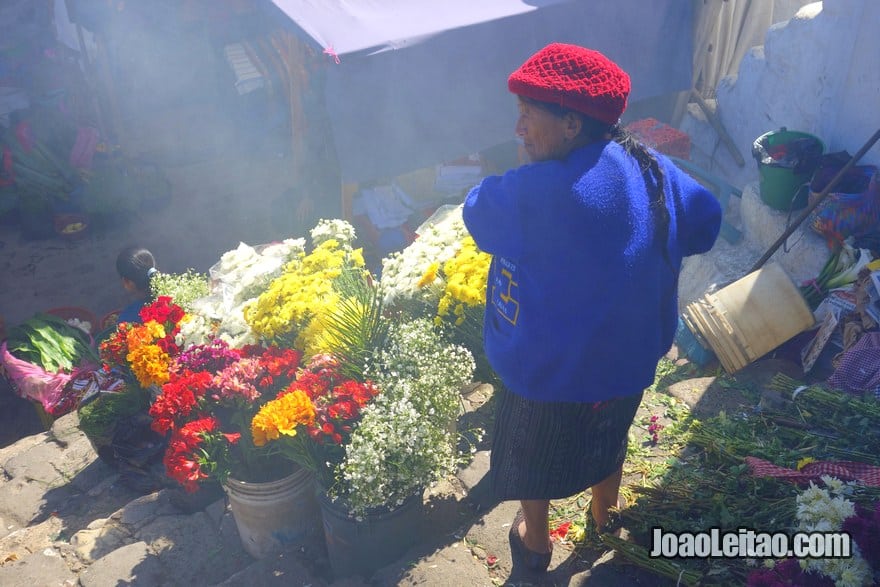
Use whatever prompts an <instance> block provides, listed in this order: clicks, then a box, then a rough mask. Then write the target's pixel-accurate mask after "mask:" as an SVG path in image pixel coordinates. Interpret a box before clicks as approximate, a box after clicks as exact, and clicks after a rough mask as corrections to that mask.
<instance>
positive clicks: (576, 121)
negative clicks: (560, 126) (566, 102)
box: [563, 112, 584, 140]
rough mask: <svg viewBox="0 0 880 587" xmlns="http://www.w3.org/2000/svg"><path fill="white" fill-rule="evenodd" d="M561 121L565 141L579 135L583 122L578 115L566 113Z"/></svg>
mask: <svg viewBox="0 0 880 587" xmlns="http://www.w3.org/2000/svg"><path fill="white" fill-rule="evenodd" d="M563 120H564V122H565V137H566V138H567V139H569V140H571V139H573V138H575V137H576V136H578V135H579V134H581V129H582V128H583V126H584V120H583V119H582V118H581V117H580V116H579V115H578V114H576V113H574V112H566V113H565V118H564V119H563Z"/></svg>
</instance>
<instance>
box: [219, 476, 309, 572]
mask: <svg viewBox="0 0 880 587" xmlns="http://www.w3.org/2000/svg"><path fill="white" fill-rule="evenodd" d="M314 480H315V478H314V475H313V474H312V472H311V471H309V470H307V469H299V470H298V471H296V472H295V473H294V474H292V475H290V476H289V477H285V478H284V479H280V480H278V481H269V482H266V483H249V482H246V481H239V480H238V479H233V478H231V477H230V478H229V479H227V480H226V483H224V485H223V489H224V490H225V491H226V495H227V496H228V497H229V509H230V510H231V511H232V516H233V518H234V519H235V525H236V526H237V527H238V535H239V537H240V538H241V544H242V546H243V547H244V549H245V550H246V551H247V552H248V554H250V555H251V556H253V557H254V558H257V559H261V558H265V557H266V556H268V555H270V554H275V553H277V552H279V551H281V550H284V549H288V548H290V547H295V546H297V545H300V544H303V543H304V542H305V541H306V540H308V539H309V538H310V537H311V536H312V535H314V534H317V532H318V528H319V526H318V524H319V521H318V508H317V504H316V503H315V484H314Z"/></svg>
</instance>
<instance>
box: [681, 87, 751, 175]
mask: <svg viewBox="0 0 880 587" xmlns="http://www.w3.org/2000/svg"><path fill="white" fill-rule="evenodd" d="M691 96H693V97H694V101H695V102H696V103H697V105H698V106H699V107H700V110H702V111H703V114H705V115H706V119H707V120H708V121H709V124H711V125H712V128H714V129H715V132H717V133H718V136H719V137H721V140H722V141H723V142H724V146H725V147H727V150H728V151H730V154H731V155H732V156H733V159H734V161H736V164H737V165H739V166H740V167H745V164H746V162H745V160H744V159H743V156H742V154H741V153H740V152H739V149H737V148H736V143H734V142H733V139H732V138H730V135H729V134H727V129H725V128H724V125H723V124H722V123H721V119H720V118H718V115H717V114H716V113H715V111H714V110H712V109H711V108H710V107H709V105H708V104H706V101H705V100H703V97H702V96H700V94H699V93H698V92H697V91H696V90H691Z"/></svg>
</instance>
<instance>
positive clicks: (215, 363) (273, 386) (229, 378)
mask: <svg viewBox="0 0 880 587" xmlns="http://www.w3.org/2000/svg"><path fill="white" fill-rule="evenodd" d="M300 359H301V354H300V353H299V352H297V351H294V350H291V349H280V348H278V347H275V346H269V347H260V346H249V347H245V348H243V349H235V348H231V347H229V345H228V344H227V343H226V342H224V341H222V340H219V339H218V340H214V341H212V342H211V343H210V344H205V345H195V346H192V347H189V348H188V349H186V350H185V351H183V352H182V353H180V355H179V356H178V357H177V360H176V361H175V365H174V367H173V369H172V370H171V372H170V375H169V380H168V381H167V382H166V383H165V384H163V385H162V389H161V393H160V394H159V396H158V397H157V398H156V400H155V401H154V402H153V404H152V406H151V407H150V410H149V413H150V416H152V418H153V423H152V427H153V429H154V430H155V431H156V432H159V433H162V434H168V433H170V439H169V442H168V448H167V450H166V452H165V456H164V463H165V468H166V472H167V474H168V476H169V477H171V478H172V479H174V480H176V481H177V482H178V483H180V484H181V485H182V486H183V488H184V489H185V490H186V491H187V492H195V491H196V490H197V489H198V488H199V484H200V483H201V482H202V481H204V480H206V479H213V480H216V481H218V482H220V483H221V484H222V483H224V482H225V481H226V480H227V478H228V477H230V476H232V477H234V478H236V479H241V480H246V481H266V480H269V479H276V478H278V477H279V475H281V474H282V472H291V471H290V467H289V466H285V464H284V461H282V460H280V459H272V458H271V455H270V454H268V453H267V451H264V450H260V448H259V446H258V445H256V444H255V443H254V440H253V438H252V437H251V433H250V421H251V418H252V417H253V415H254V414H255V413H257V411H258V410H259V409H260V407H261V406H262V404H263V403H265V402H266V401H267V400H268V399H269V398H271V397H272V396H273V395H274V393H275V392H276V391H277V390H278V389H279V388H282V387H284V386H286V385H288V384H289V383H290V382H291V381H292V380H293V379H294V378H295V377H296V371H297V369H298V367H299V362H300ZM282 476H283V475H282Z"/></svg>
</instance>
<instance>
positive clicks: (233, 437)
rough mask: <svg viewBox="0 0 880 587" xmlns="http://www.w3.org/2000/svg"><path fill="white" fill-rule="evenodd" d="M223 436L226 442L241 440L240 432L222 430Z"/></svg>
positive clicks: (233, 442)
mask: <svg viewBox="0 0 880 587" xmlns="http://www.w3.org/2000/svg"><path fill="white" fill-rule="evenodd" d="M223 438H225V439H226V442H228V443H229V444H235V443H236V442H238V441H239V440H241V432H224V433H223Z"/></svg>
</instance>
